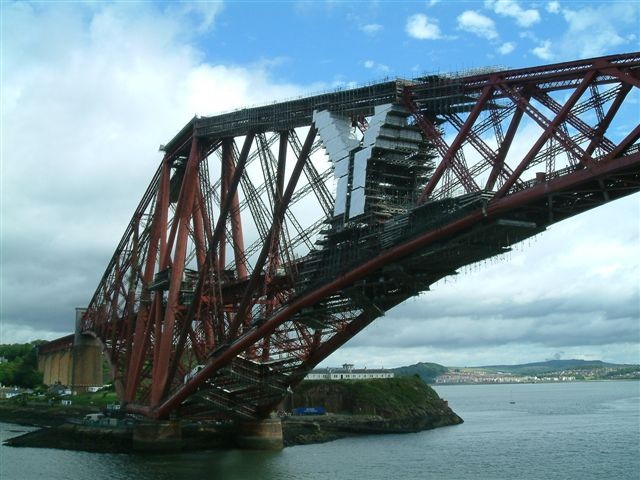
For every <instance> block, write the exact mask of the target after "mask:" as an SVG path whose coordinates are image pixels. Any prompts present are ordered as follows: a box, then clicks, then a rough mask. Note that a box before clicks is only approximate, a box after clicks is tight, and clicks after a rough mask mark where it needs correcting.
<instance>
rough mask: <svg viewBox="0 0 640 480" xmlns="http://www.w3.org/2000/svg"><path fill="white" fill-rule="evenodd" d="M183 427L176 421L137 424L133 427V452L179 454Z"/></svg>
mask: <svg viewBox="0 0 640 480" xmlns="http://www.w3.org/2000/svg"><path fill="white" fill-rule="evenodd" d="M181 449H182V427H181V425H180V422H178V421H176V420H169V421H153V420H150V421H145V422H137V423H136V424H135V426H134V427H133V450H135V451H138V452H179V451H180V450H181Z"/></svg>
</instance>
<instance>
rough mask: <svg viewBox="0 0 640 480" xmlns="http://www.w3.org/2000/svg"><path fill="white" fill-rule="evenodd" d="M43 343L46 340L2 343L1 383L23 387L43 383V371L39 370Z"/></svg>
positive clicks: (0, 348)
mask: <svg viewBox="0 0 640 480" xmlns="http://www.w3.org/2000/svg"><path fill="white" fill-rule="evenodd" d="M43 343H46V341H44V340H35V341H33V342H30V343H13V344H10V345H0V358H1V359H2V360H1V363H0V384H2V385H6V386H16V387H22V388H34V387H37V386H39V385H42V373H40V372H39V371H38V346H39V345H42V344H43Z"/></svg>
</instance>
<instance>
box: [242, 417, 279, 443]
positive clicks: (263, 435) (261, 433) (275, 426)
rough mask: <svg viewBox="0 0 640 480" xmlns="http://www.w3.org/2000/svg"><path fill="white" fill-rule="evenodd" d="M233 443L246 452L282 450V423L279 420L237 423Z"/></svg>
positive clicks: (270, 419) (269, 419)
mask: <svg viewBox="0 0 640 480" xmlns="http://www.w3.org/2000/svg"><path fill="white" fill-rule="evenodd" d="M235 441H236V445H237V446H238V447H240V448H244V449H247V450H282V449H283V448H284V442H283V440H282V422H281V421H280V419H279V418H267V419H265V420H253V421H247V422H238V425H237V432H236V438H235Z"/></svg>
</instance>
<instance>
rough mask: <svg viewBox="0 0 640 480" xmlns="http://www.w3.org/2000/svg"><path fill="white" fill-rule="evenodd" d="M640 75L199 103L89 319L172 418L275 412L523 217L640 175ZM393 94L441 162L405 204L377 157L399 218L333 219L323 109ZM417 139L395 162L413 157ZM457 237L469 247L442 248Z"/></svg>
mask: <svg viewBox="0 0 640 480" xmlns="http://www.w3.org/2000/svg"><path fill="white" fill-rule="evenodd" d="M639 71H640V53H634V54H624V55H613V56H609V57H601V58H597V59H588V60H580V61H576V62H569V63H562V64H555V65H546V66H541V67H535V68H528V69H517V70H511V71H492V72H489V73H487V74H481V75H470V76H431V77H424V78H418V79H415V80H413V81H401V80H398V81H396V82H395V84H394V83H392V82H386V83H383V84H379V85H373V86H370V87H368V88H361V89H355V90H353V91H348V92H336V93H335V94H327V95H321V96H316V97H310V99H309V103H308V105H306V104H305V103H304V101H300V100H296V101H293V102H284V103H281V104H274V105H273V106H270V107H269V108H265V107H258V108H256V109H246V110H240V111H238V112H234V113H231V114H225V115H222V116H220V117H212V118H194V119H192V120H191V121H190V122H189V123H188V124H187V126H185V128H183V129H182V130H181V131H180V132H179V134H178V135H177V136H176V137H175V138H174V139H173V140H172V141H171V142H170V143H169V144H168V145H169V147H168V148H167V151H166V152H165V155H164V158H163V160H162V162H161V165H160V167H159V169H158V171H157V172H156V174H155V176H154V177H153V179H152V182H151V184H150V186H149V188H148V189H147V191H146V192H145V194H144V196H143V199H142V200H141V202H140V204H139V205H138V207H137V209H136V211H135V212H134V215H133V218H132V220H131V222H130V223H129V225H128V227H127V229H126V231H125V234H124V236H123V238H122V240H121V241H120V243H119V244H118V246H117V248H116V252H115V253H114V256H113V257H112V259H111V261H110V262H109V265H108V266H107V270H106V272H105V274H104V276H103V278H102V280H101V282H100V284H99V286H98V288H97V289H96V293H95V294H94V296H93V298H92V300H91V303H90V305H89V307H88V309H87V313H86V314H85V317H84V319H83V331H84V332H85V333H89V334H93V335H95V336H96V337H97V338H98V339H99V340H100V341H101V342H102V343H103V345H104V351H105V354H106V355H107V356H108V360H109V362H110V364H111V367H112V373H113V376H114V383H115V385H116V390H117V391H118V394H119V395H120V398H121V401H122V402H123V404H125V408H126V409H127V410H128V411H131V412H138V413H142V414H144V415H147V416H150V417H155V418H165V417H167V416H168V415H169V414H171V413H172V412H183V413H184V412H193V411H196V410H201V411H206V412H209V413H210V414H211V415H214V414H215V415H235V416H239V417H243V418H247V417H252V418H255V417H260V416H264V415H266V414H267V413H268V411H269V409H271V408H274V406H275V405H276V404H277V402H278V401H279V400H280V399H282V398H283V396H284V395H286V391H287V387H289V386H291V385H296V384H297V383H298V382H299V381H300V379H301V378H303V376H304V374H305V372H306V371H307V370H308V369H310V368H312V367H313V366H314V365H316V364H318V363H319V362H320V361H322V359H324V358H326V356H327V355H329V354H330V353H332V352H333V351H334V350H335V349H336V348H339V347H340V346H341V345H342V344H344V343H345V342H346V341H347V340H348V339H349V338H351V337H352V336H353V335H355V334H357V333H358V332H359V331H361V330H362V329H363V328H364V327H365V326H366V325H368V324H369V323H370V322H371V321H373V319H375V318H376V317H378V316H380V315H381V314H383V313H384V311H386V310H388V309H389V308H391V307H392V306H393V305H395V304H397V303H399V302H401V301H403V300H404V299H406V298H409V297H410V296H412V295H415V294H416V293H417V292H419V291H421V290H425V289H427V288H428V285H429V284H431V283H433V282H434V281H437V280H438V279H439V278H442V277H444V276H446V275H448V274H451V273H452V272H453V271H455V269H456V268H459V267H460V265H464V264H468V263H472V262H474V261H478V260H480V259H483V258H488V257H489V256H492V255H496V254H498V253H500V252H501V251H503V250H502V248H506V247H508V246H509V245H511V244H512V243H515V242H517V241H519V240H517V239H516V240H513V241H510V242H511V243H509V242H506V244H502V243H500V242H501V241H502V240H501V238H502V237H499V235H500V232H501V231H500V230H499V229H500V228H508V227H506V226H505V225H514V224H516V225H520V227H519V228H521V229H523V228H525V227H522V225H525V226H528V227H527V228H530V231H529V230H527V231H525V232H516V233H515V235H516V237H517V235H521V236H522V237H521V238H520V237H517V238H520V240H521V239H523V238H527V236H530V235H533V234H535V233H537V232H539V231H541V230H543V229H544V228H545V227H546V226H547V225H549V224H551V223H553V222H555V221H559V220H562V219H563V218H565V217H566V216H569V215H572V214H576V213H579V212H581V211H584V210H587V209H589V208H594V207H595V206H597V205H600V204H601V203H604V202H605V201H608V200H609V199H615V198H619V197H621V196H623V195H627V194H630V193H633V192H635V191H640V153H639V148H640V147H639V145H638V139H639V137H640V127H639V126H635V127H634V128H631V131H628V132H624V133H623V134H622V135H621V136H620V138H618V136H615V135H614V134H612V131H613V130H615V129H614V128H613V126H615V125H616V119H617V118H618V116H620V115H622V114H624V112H625V111H627V110H625V108H627V107H628V106H629V103H628V101H627V100H628V98H629V96H630V95H629V94H630V93H631V92H634V89H638V88H639V83H640V82H638V77H639V74H638V72H639ZM358 96H362V97H361V98H360V97H358ZM356 97H357V98H356ZM387 103H395V104H397V107H396V110H395V113H394V114H395V115H397V114H398V113H397V112H408V113H401V115H405V116H406V117H407V120H409V123H411V125H408V126H404V127H402V128H407V129H410V130H413V131H412V132H411V134H410V135H409V136H411V137H413V138H414V137H415V135H417V134H416V129H419V131H420V132H421V134H422V135H421V136H420V135H418V138H421V141H422V143H421V144H420V145H422V147H420V148H424V149H430V150H429V151H428V152H426V153H425V152H419V153H420V155H424V156H423V157H421V158H425V159H426V160H425V162H427V161H428V160H429V158H431V157H434V165H433V169H432V170H430V168H431V167H430V166H429V165H427V164H426V163H425V164H424V165H422V164H420V166H419V170H420V171H421V172H422V173H420V174H418V173H412V174H411V175H415V177H416V178H415V181H414V180H413V179H410V180H411V182H413V183H415V186H413V187H411V188H413V190H411V189H410V188H409V189H408V190H407V192H406V194H403V195H405V197H406V199H407V200H406V203H405V204H400V203H399V202H397V203H390V204H389V205H387V204H385V203H384V202H385V201H386V200H385V198H386V197H385V195H386V193H384V188H388V184H384V185H382V188H381V189H379V190H376V188H377V187H378V186H380V184H381V182H382V183H384V180H380V179H378V178H374V177H373V176H372V175H373V174H371V173H369V171H366V175H368V176H367V177H366V179H365V180H366V181H365V187H363V188H364V189H365V192H366V195H365V199H366V201H367V202H369V201H371V204H372V205H376V206H379V205H382V206H383V207H385V208H387V207H388V210H387V211H384V212H383V213H384V214H385V215H388V216H386V217H385V216H379V217H373V216H372V217H368V216H367V215H368V213H367V212H368V210H366V209H367V208H370V205H369V204H367V205H366V206H365V214H363V216H360V217H358V216H356V217H355V218H349V217H348V216H345V215H334V214H333V205H332V201H333V200H332V198H331V196H330V194H329V190H330V187H331V184H330V182H331V181H332V177H331V175H332V170H331V169H329V170H326V161H325V160H323V158H322V156H319V155H316V154H315V152H316V149H317V148H318V146H319V144H318V142H317V141H316V137H317V136H319V137H320V140H322V141H323V142H324V143H323V145H325V147H326V146H327V145H326V143H330V141H331V140H332V139H331V138H325V137H323V135H325V134H324V133H323V132H322V131H320V132H319V133H318V130H317V128H319V127H317V126H316V125H314V124H313V123H312V121H311V118H312V115H313V110H325V109H326V110H330V111H332V112H334V113H335V114H336V115H337V116H338V117H339V116H340V115H342V116H343V117H344V118H343V119H347V120H351V122H352V125H354V126H355V125H360V126H363V125H367V124H368V122H367V120H366V117H369V116H370V115H372V114H373V109H374V107H375V106H377V105H385V104H387ZM402 106H404V107H406V110H403V109H402ZM621 112H622V113H621ZM219 119H229V122H230V123H229V125H226V124H221V123H220V120H219ZM225 121H226V120H225ZM404 121H405V119H402V122H404ZM345 124H346V125H348V123H346V121H345ZM403 125H404V123H403ZM414 125H415V126H414ZM302 127H304V128H308V131H307V132H306V139H305V141H304V144H301V142H300V140H299V138H298V135H299V133H298V131H296V128H302ZM616 128H618V129H619V128H620V125H617V127H616ZM527 129H529V130H528V131H527V133H526V134H525V133H523V131H525V130H527ZM531 131H533V132H534V134H533V135H531V133H530V132H531ZM216 132H226V133H224V134H218V133H216ZM229 132H232V133H229ZM269 132H270V135H271V136H270V137H269V136H268V135H267V133H269ZM503 132H504V133H503ZM241 136H244V137H245V138H244V141H243V146H242V149H241V151H240V152H239V153H236V152H237V149H236V146H235V138H236V137H241ZM445 137H446V138H447V139H449V138H450V139H451V140H449V141H445V140H444V138H445ZM254 139H257V141H256V142H254ZM276 143H277V146H275V145H276ZM516 146H517V148H514V147H516ZM385 148H386V147H385ZM272 149H274V150H275V151H276V153H275V154H274V152H273V151H272ZM400 151H401V150H398V151H396V152H395V153H394V154H393V155H395V157H393V162H395V163H393V162H390V163H389V164H388V165H387V166H386V167H385V168H388V172H391V173H389V174H390V175H395V174H397V173H398V172H399V171H403V170H401V169H402V168H404V167H401V166H400V167H399V166H398V165H403V162H406V161H409V162H410V161H413V160H412V159H411V158H410V157H407V158H400V156H401V155H400V154H399V153H398V152H400ZM291 152H293V154H294V155H293V158H292V155H291ZM514 152H523V153H519V154H516V153H514ZM384 155H386V153H385V150H384V149H382V148H381V149H380V150H376V151H375V152H374V154H373V156H372V158H371V160H372V161H373V163H375V162H378V161H380V162H383V163H384V162H385V161H386V159H385V157H384ZM236 156H237V158H235V157H236ZM390 158H391V157H390ZM254 160H256V163H260V165H259V167H260V168H256V165H255V164H253V163H252V162H253V161H254ZM330 160H332V161H334V162H335V161H336V159H333V158H331V159H330ZM323 162H324V163H323ZM557 164H560V166H558V165H557ZM376 165H378V164H376ZM376 168H378V167H376ZM394 169H396V170H394ZM260 170H261V173H260ZM354 172H355V167H353V166H351V167H350V170H349V172H348V175H351V176H352V177H353V175H354ZM412 172H413V171H412ZM302 173H304V174H305V175H304V176H302ZM360 173H362V171H360ZM376 182H377V183H376ZM374 187H375V188H374ZM482 187H484V188H482ZM348 188H353V185H351V186H350V187H348ZM349 192H350V193H349V195H355V194H354V193H353V191H351V190H349ZM380 192H383V193H380ZM405 197H402V198H405ZM353 198H356V197H355V196H353ZM351 199H352V197H351V196H349V201H351ZM403 201H404V200H403ZM563 202H564V203H563ZM557 204H560V206H561V208H560V207H559V209H558V210H555V208H556V207H555V206H556V205H557ZM314 208H315V210H317V212H315V211H313V210H314ZM371 208H373V207H371ZM376 208H377V207H376ZM347 210H348V209H347ZM388 212H391V213H388ZM541 212H542V213H541ZM312 214H317V215H319V216H320V218H318V217H317V216H316V217H313V218H311V215H312ZM371 218H375V220H371ZM387 219H388V220H387ZM503 220H506V222H505V221H503ZM501 221H502V223H500V222H501ZM403 225H405V226H406V228H405V227H403ZM500 225H502V226H500ZM403 228H405V230H402V229H403ZM491 228H494V230H491V232H493V233H495V234H496V236H495V238H498V240H495V242H496V243H495V244H488V245H483V246H482V248H484V250H482V248H479V247H478V251H477V252H475V251H471V250H470V251H469V252H464V251H462V250H463V249H460V248H457V247H456V248H453V247H449V246H451V245H453V246H454V247H455V246H456V242H460V241H461V239H465V238H467V236H469V235H473V234H474V232H475V231H477V230H482V229H485V230H483V231H489V229H491ZM512 228H516V227H512ZM394 232H400V233H398V234H397V235H396V234H395V233H394ZM512 233H514V232H512V231H509V232H507V233H505V235H506V236H508V234H512ZM393 235H396V236H395V237H394V236H393ZM254 238H256V240H255V241H254ZM249 240H251V241H249ZM314 242H315V243H314ZM447 248H450V251H448V252H449V254H452V253H451V252H454V251H458V250H460V251H461V253H459V254H456V255H459V257H456V258H454V259H452V260H447V258H448V257H446V256H445V257H443V258H439V257H438V252H440V251H441V250H443V249H447ZM230 249H231V250H232V251H233V255H227V253H231V250H230ZM227 251H229V252H227ZM429 255H431V256H429ZM465 255H466V256H465ZM227 257H232V258H227ZM423 257H424V258H423ZM425 259H426V260H425ZM421 262H422V263H421ZM465 262H466V263H465ZM430 268H431V270H430ZM196 407H197V408H196Z"/></svg>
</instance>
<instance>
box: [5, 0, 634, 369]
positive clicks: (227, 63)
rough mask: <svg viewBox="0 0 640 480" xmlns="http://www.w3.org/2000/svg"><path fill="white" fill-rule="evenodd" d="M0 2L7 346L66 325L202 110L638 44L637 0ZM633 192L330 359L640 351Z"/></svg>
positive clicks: (461, 361)
mask: <svg viewBox="0 0 640 480" xmlns="http://www.w3.org/2000/svg"><path fill="white" fill-rule="evenodd" d="M0 13H1V30H2V31H1V47H0V48H1V49H2V51H1V68H2V71H1V89H2V90H1V102H2V103H1V122H2V124H1V132H0V134H1V138H0V144H1V147H0V148H1V168H2V170H1V172H0V178H1V182H2V198H1V217H0V221H1V224H0V232H1V242H2V243H1V262H0V267H1V282H2V283H1V290H0V295H1V298H0V308H1V317H0V319H1V324H0V335H1V338H0V343H11V342H23V341H30V340H34V339H37V338H44V339H53V338H56V337H58V336H61V335H63V334H67V333H69V332H71V331H72V329H73V318H74V310H73V309H74V307H76V306H86V304H87V303H88V301H89V300H90V297H91V295H92V293H93V291H94V289H95V287H96V286H97V284H98V281H99V279H100V277H101V275H102V272H103V271H104V268H105V266H106V264H107V262H108V259H109V258H110V256H111V254H112V253H113V250H114V248H115V245H116V243H117V242H118V240H119V238H120V236H121V234H122V232H123V231H124V228H125V226H126V224H127V222H128V221H129V219H130V217H131V214H132V213H133V210H134V208H135V206H136V204H137V202H138V201H139V199H140V197H141V195H142V193H143V191H144V189H145V188H146V186H147V184H148V182H149V180H150V178H151V175H152V173H153V171H154V170H155V168H156V167H157V164H158V162H159V161H160V159H161V157H160V154H159V153H158V145H160V144H161V143H166V141H168V140H169V139H170V138H171V137H173V135H174V134H175V133H176V132H177V131H178V130H179V129H180V128H181V127H182V126H183V125H184V124H185V123H186V122H187V121H188V120H189V119H190V118H191V117H192V116H193V115H194V114H199V115H211V114H213V113H216V112H221V111H226V110H230V109H234V108H239V107H242V106H247V105H254V104H259V103H263V102H268V101H273V100H277V99H285V98H289V97H292V96H297V95H301V94H309V93H314V92H318V91H322V90H327V89H332V88H335V87H345V86H350V85H356V84H359V83H363V82H368V81H373V80H379V79H381V78H383V77H387V76H389V77H395V76H403V77H413V76H417V75H419V74H421V73H424V72H448V71H459V70H465V69H470V68H474V67H483V66H507V67H523V66H532V65H537V64H544V63H550V62H556V61H562V60H571V59H577V58H586V57H591V56H599V55H605V54H610V53H619V52H631V51H636V50H639V48H638V38H637V35H638V22H639V7H638V3H637V2H630V1H629V2H608V1H602V2H594V1H589V2H580V1H571V2H562V1H551V2H546V1H532V2H529V1H520V2H517V1H511V0H495V1H493V0H488V1H484V2H439V1H434V0H432V1H422V2H357V3H356V2H350V3H347V2H337V1H325V2H305V1H298V2H296V1H291V2H284V1H281V2H273V3H270V2H261V3H257V2H256V3H253V2H228V3H213V2H184V3H164V2H158V3H153V2H144V3H134V2H122V3H111V2H90V1H87V2H46V3H28V2H5V1H3V2H2V3H1V4H0ZM631 101H634V102H636V105H637V102H638V94H637V92H635V94H634V95H633V96H632V97H631ZM633 121H635V122H637V121H638V118H637V116H636V118H635V120H634V119H632V122H633ZM639 204H640V197H639V196H638V195H634V196H632V197H629V198H626V199H624V200H620V201H617V202H615V203H612V204H609V205H606V206H604V207H602V208H600V209H598V210H596V211H593V212H590V213H587V214H583V215H581V216H579V217H576V218H573V219H571V220H568V221H566V222H564V223H561V224H558V225H556V226H554V227H552V228H551V229H550V230H549V231H548V232H546V233H544V234H543V235H540V236H539V237H537V238H535V239H532V240H531V241H530V242H526V243H524V244H522V245H521V246H519V247H518V248H517V249H516V250H515V251H514V252H512V253H511V254H509V255H508V256H504V257H502V258H499V259H497V260H495V261H492V262H489V263H487V264H484V265H477V266H472V267H470V268H469V269H467V270H466V271H463V272H461V275H458V276H457V277H456V278H455V279H451V280H447V281H443V282H441V283H439V284H436V285H435V286H434V288H433V290H432V291H431V292H429V293H426V294H423V295H422V296H420V297H419V298H415V299H413V300H410V301H409V302H407V303H406V304H404V305H401V306H399V307H397V308H396V309H394V310H392V311H391V312H388V314H387V315H386V316H385V317H384V318H382V319H379V320H377V321H376V322H375V323H374V324H373V325H371V326H370V327H369V328H368V329H367V330H366V331H365V332H363V333H362V334H361V335H359V336H358V337H356V338H354V339H353V340H351V341H350V342H349V343H348V344H347V345H346V346H345V347H343V348H342V349H340V350H339V351H338V352H336V353H334V354H333V355H332V357H330V358H329V359H328V360H327V361H326V362H325V364H326V365H334V364H340V363H343V362H346V361H350V362H353V363H356V364H357V365H358V366H364V365H368V366H371V367H373V366H385V367H392V366H398V365H406V364H409V363H414V362H417V361H433V362H438V363H443V364H446V365H460V366H461V365H481V364H491V363H517V362H528V361H538V360H544V359H547V358H553V357H556V358H557V357H561V358H585V359H603V360H608V361H613V362H621V363H638V362H640V324H639V323H640V320H639V317H640V300H639V290H640V285H639V278H640V264H639V257H640V255H639V252H640V240H639V230H640V212H639Z"/></svg>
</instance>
